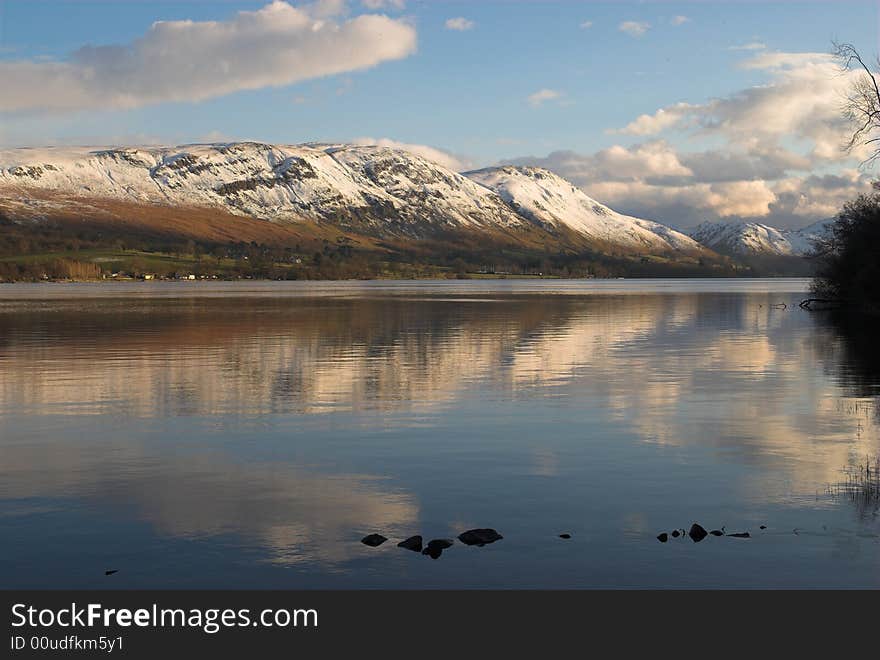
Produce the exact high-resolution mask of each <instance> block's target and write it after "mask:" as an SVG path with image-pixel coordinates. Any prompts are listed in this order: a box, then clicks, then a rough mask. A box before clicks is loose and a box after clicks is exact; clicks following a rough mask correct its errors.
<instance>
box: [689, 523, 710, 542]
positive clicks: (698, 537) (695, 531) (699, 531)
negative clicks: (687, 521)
mask: <svg viewBox="0 0 880 660" xmlns="http://www.w3.org/2000/svg"><path fill="white" fill-rule="evenodd" d="M688 536H690V537H691V540H692V541H693V542H694V543H699V542H700V541H702V540H703V539H704V538H706V537H707V536H709V532H707V531H706V530H705V529H703V527H702V525H698V524H697V523H694V524H693V525H691V531H689V532H688Z"/></svg>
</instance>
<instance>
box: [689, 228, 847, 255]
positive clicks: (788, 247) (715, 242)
mask: <svg viewBox="0 0 880 660" xmlns="http://www.w3.org/2000/svg"><path fill="white" fill-rule="evenodd" d="M831 222H833V221H832V220H821V221H819V222H816V223H814V224H812V225H810V226H808V227H804V228H803V229H798V230H780V229H776V228H775V227H771V226H769V225H764V224H761V223H757V222H743V221H735V222H704V223H702V224H700V225H698V226H697V227H695V228H694V229H693V230H691V231H690V232H689V233H690V236H691V237H692V238H694V239H695V240H697V241H699V242H700V243H702V244H703V245H705V246H706V247H709V248H711V249H713V250H715V251H716V252H719V253H721V254H729V255H731V256H739V257H746V256H775V257H778V256H785V257H789V256H804V255H806V254H808V253H809V252H810V251H811V250H812V248H813V242H814V241H815V240H817V239H819V238H821V237H822V236H824V235H825V234H826V233H827V232H828V230H829V228H830V224H831Z"/></svg>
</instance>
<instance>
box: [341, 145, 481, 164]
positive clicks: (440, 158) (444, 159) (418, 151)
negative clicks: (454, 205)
mask: <svg viewBox="0 0 880 660" xmlns="http://www.w3.org/2000/svg"><path fill="white" fill-rule="evenodd" d="M352 143H353V144H358V145H364V146H368V145H375V146H377V147H392V148H394V149H402V150H403V151H408V152H409V153H411V154H415V155H416V156H421V157H422V158H426V159H427V160H430V161H433V162H435V163H437V164H438V165H442V166H443V167H446V168H448V169H450V170H453V171H455V172H462V171H464V170H468V169H471V168H472V167H473V163H472V162H471V161H470V160H468V159H466V158H461V157H459V156H455V155H453V154H451V153H449V152H448V151H443V150H442V149H437V148H435V147H429V146H428V145H425V144H412V143H408V142H399V141H397V140H392V139H390V138H379V139H376V138H372V137H359V138H355V139H354V140H352Z"/></svg>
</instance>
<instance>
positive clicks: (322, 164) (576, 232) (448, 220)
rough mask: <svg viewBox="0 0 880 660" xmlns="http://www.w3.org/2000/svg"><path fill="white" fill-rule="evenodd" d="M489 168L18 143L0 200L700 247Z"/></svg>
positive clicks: (309, 146)
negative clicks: (545, 207)
mask: <svg viewBox="0 0 880 660" xmlns="http://www.w3.org/2000/svg"><path fill="white" fill-rule="evenodd" d="M492 171H493V170H492V169H484V170H479V171H476V172H470V173H466V175H465V174H460V173H458V172H454V171H452V170H449V169H447V168H445V167H443V166H441V165H439V164H437V163H434V162H432V161H430V160H427V159H426V158H423V157H421V156H417V155H415V154H412V153H410V152H406V151H404V150H401V149H396V148H391V147H385V146H361V145H347V144H334V143H329V144H325V143H306V144H300V145H273V144H266V143H260V142H234V143H215V144H192V145H181V146H179V147H116V148H94V147H81V148H45V149H26V148H25V149H17V150H6V151H2V152H0V208H2V209H5V211H6V212H7V214H9V215H10V216H11V217H13V219H16V218H18V219H30V220H33V219H37V220H39V219H40V218H47V217H51V216H53V215H55V216H58V215H63V214H64V213H67V214H71V213H72V214H76V213H85V212H86V210H87V209H88V208H97V209H98V210H99V211H100V210H101V209H103V208H106V207H107V205H108V204H111V205H115V206H117V207H120V206H125V205H135V206H137V205H142V206H143V207H144V208H147V209H148V208H149V207H150V206H151V205H152V206H155V205H164V206H171V207H179V208H180V209H182V210H183V209H186V208H211V209H215V210H217V211H218V212H222V213H224V214H230V215H237V216H241V217H248V218H254V219H259V220H264V221H268V222H270V223H273V224H276V225H297V224H303V223H306V222H308V221H311V222H314V223H318V224H320V225H333V226H335V227H336V228H338V229H340V230H342V231H350V232H354V233H355V234H358V235H367V236H371V237H373V238H391V239H401V240H419V239H425V238H431V237H438V236H439V237H442V236H445V235H449V234H455V233H462V232H463V233H467V234H474V235H477V236H478V235H479V234H480V233H481V232H485V233H486V236H487V238H491V237H494V236H497V235H499V234H503V235H504V236H505V237H506V238H505V240H507V239H510V240H513V241H514V242H523V241H525V242H526V243H534V244H535V245H539V244H540V245H545V246H547V247H548V249H554V250H556V249H566V250H584V249H589V250H594V251H597V252H601V253H609V252H610V253H621V254H623V253H631V254H642V255H644V254H671V255H685V254H687V255H691V256H692V255H700V254H708V255H711V252H710V251H709V250H706V249H705V248H703V247H702V246H701V245H699V244H697V243H696V242H695V241H693V240H691V239H690V238H689V237H687V236H686V235H684V234H682V233H680V232H677V231H676V230H674V229H672V228H671V227H666V226H665V225H662V224H660V223H655V222H652V221H648V220H643V219H640V218H633V217H631V216H624V215H622V214H619V213H617V212H615V211H613V210H612V209H610V208H608V207H606V206H604V205H601V204H599V203H598V202H596V201H595V200H592V199H591V198H589V197H587V196H586V195H585V194H584V193H583V192H581V191H579V190H578V189H577V188H576V187H575V186H573V184H571V183H570V182H568V181H565V180H564V179H562V178H561V177H558V176H557V175H555V174H553V173H552V172H549V171H548V170H542V169H540V168H522V169H517V168H509V167H508V168H494V172H495V175H494V176H489V174H490V173H491V172H492ZM489 179H491V180H489ZM514 183H517V184H518V186H515V185H513V184H514ZM526 184H528V185H526ZM563 192H565V194H563ZM532 193H534V194H537V195H539V196H541V198H543V199H554V200H555V202H556V206H555V207H554V208H553V209H552V212H551V213H549V214H548V213H546V212H541V210H540V209H539V208H537V207H536V206H535V204H534V201H535V199H534V194H532ZM530 195H531V197H530ZM566 205H568V208H566ZM131 208H134V207H131ZM95 213H98V211H96V212H95ZM493 240H494V239H493ZM551 246H552V247H551Z"/></svg>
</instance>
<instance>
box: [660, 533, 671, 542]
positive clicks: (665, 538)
mask: <svg viewBox="0 0 880 660" xmlns="http://www.w3.org/2000/svg"><path fill="white" fill-rule="evenodd" d="M657 540H658V541H660V543H666V542H667V541H668V540H669V534H667V533H666V532H663V533H662V534H658V535H657Z"/></svg>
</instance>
